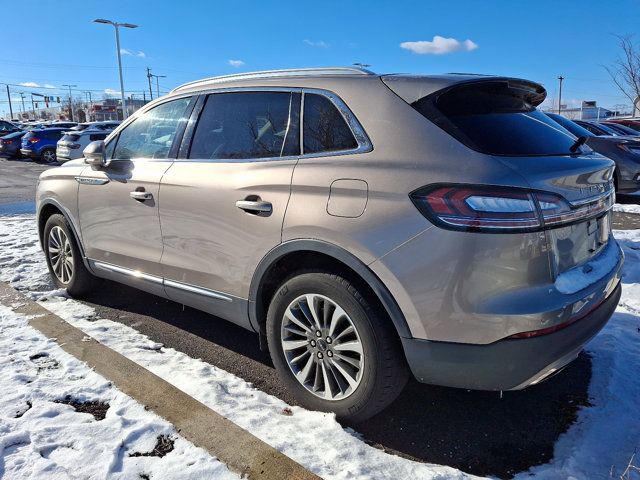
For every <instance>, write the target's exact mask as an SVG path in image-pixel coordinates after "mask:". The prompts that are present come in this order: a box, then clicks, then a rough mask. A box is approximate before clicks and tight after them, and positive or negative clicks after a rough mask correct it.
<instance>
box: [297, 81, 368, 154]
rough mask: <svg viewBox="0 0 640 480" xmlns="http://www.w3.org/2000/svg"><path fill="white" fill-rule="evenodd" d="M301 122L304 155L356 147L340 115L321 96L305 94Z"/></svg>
mask: <svg viewBox="0 0 640 480" xmlns="http://www.w3.org/2000/svg"><path fill="white" fill-rule="evenodd" d="M303 122H304V131H303V132H302V136H303V138H304V153H318V152H335V151H338V150H351V149H354V148H356V147H357V146H358V142H356V139H355V138H354V137H353V133H351V129H350V128H349V126H348V125H347V122H346V121H345V119H344V118H343V116H342V114H341V113H340V112H339V111H338V109H337V108H336V107H335V105H334V104H333V103H331V100H329V99H328V98H327V97H325V96H323V95H315V94H308V93H307V94H305V96H304V115H303Z"/></svg>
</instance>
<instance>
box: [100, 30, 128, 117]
mask: <svg viewBox="0 0 640 480" xmlns="http://www.w3.org/2000/svg"><path fill="white" fill-rule="evenodd" d="M94 22H95V23H106V24H109V25H113V28H114V29H115V31H116V53H117V56H118V73H119V74H120V101H121V102H122V119H123V120H124V119H125V118H127V116H128V115H127V107H126V103H125V98H124V80H123V79H122V59H121V55H120V27H125V28H138V25H134V24H132V23H118V22H113V21H111V20H105V19H104V18H97V19H95V20H94Z"/></svg>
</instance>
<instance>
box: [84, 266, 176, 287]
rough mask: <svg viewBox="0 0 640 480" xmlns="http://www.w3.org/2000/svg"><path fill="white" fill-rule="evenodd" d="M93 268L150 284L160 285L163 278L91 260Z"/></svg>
mask: <svg viewBox="0 0 640 480" xmlns="http://www.w3.org/2000/svg"><path fill="white" fill-rule="evenodd" d="M93 266H94V267H96V268H97V269H99V270H106V271H107V272H114V273H119V274H121V275H126V276H128V277H135V278H139V279H141V280H146V281H148V282H151V283H156V284H159V285H162V283H163V282H162V281H163V278H162V277H158V276H156V275H150V274H148V273H144V272H141V271H140V270H132V269H130V268H124V267H118V266H117V265H112V264H110V263H104V262H99V261H96V260H93Z"/></svg>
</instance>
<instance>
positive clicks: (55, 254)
mask: <svg viewBox="0 0 640 480" xmlns="http://www.w3.org/2000/svg"><path fill="white" fill-rule="evenodd" d="M47 246H48V253H49V262H50V263H51V269H52V270H53V273H54V275H55V276H56V278H57V279H58V280H60V281H61V282H62V283H64V284H67V283H69V282H70V281H71V277H72V275H73V262H74V258H73V250H72V248H71V242H70V241H69V238H68V237H67V234H66V233H64V230H63V229H62V228H60V227H58V226H57V225H56V226H54V227H53V228H52V229H51V230H50V231H49V238H48V240H47Z"/></svg>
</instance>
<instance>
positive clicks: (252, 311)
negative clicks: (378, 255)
mask: <svg viewBox="0 0 640 480" xmlns="http://www.w3.org/2000/svg"><path fill="white" fill-rule="evenodd" d="M310 259H311V262H310V263H308V262H306V261H308V260H310ZM300 261H305V262H306V263H298V262H300ZM314 266H318V267H320V268H324V269H329V270H333V271H335V272H336V273H341V274H345V273H346V274H347V276H348V277H349V280H356V281H358V282H359V283H360V285H361V286H363V287H364V288H365V289H367V290H369V292H370V293H371V294H372V295H373V298H374V300H377V301H378V303H379V304H380V305H381V306H382V307H383V308H384V310H385V311H386V312H387V314H388V315H389V318H390V319H391V321H392V322H393V325H394V327H395V329H396V331H397V333H398V336H399V337H405V338H410V337H411V332H410V330H409V326H408V325H407V321H406V319H405V317H404V314H403V313H402V311H401V310H400V307H399V306H398V304H397V302H396V301H395V299H394V298H393V296H392V295H391V293H390V292H389V290H388V289H387V287H386V286H385V285H384V283H382V281H381V280H380V279H379V278H378V277H377V275H376V274H375V273H374V272H373V271H372V270H371V269H370V268H369V267H367V265H365V264H364V263H363V262H362V261H360V260H359V259H358V258H357V257H356V256H355V255H353V254H352V253H350V252H348V251H346V250H344V249H343V248H341V247H338V246H337V245H334V244H331V243H328V242H324V241H321V240H312V239H301V240H291V241H288V242H285V243H282V244H280V245H279V246H277V247H276V248H274V249H273V250H271V251H270V252H269V253H268V254H267V255H266V256H265V257H264V258H263V259H262V260H261V261H260V263H259V264H258V267H257V268H256V270H255V273H254V275H253V278H252V281H251V286H250V289H249V302H248V305H249V319H250V321H251V325H252V326H253V328H254V329H255V330H256V331H257V332H258V333H259V334H260V337H261V344H262V338H263V336H264V330H265V328H264V327H265V322H266V316H267V315H266V313H267V309H268V308H269V301H270V300H271V298H272V296H273V294H274V293H275V290H276V289H277V287H278V286H279V285H280V283H281V282H278V279H279V278H282V276H283V275H287V274H288V273H290V272H292V271H295V270H302V269H304V268H307V267H314Z"/></svg>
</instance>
